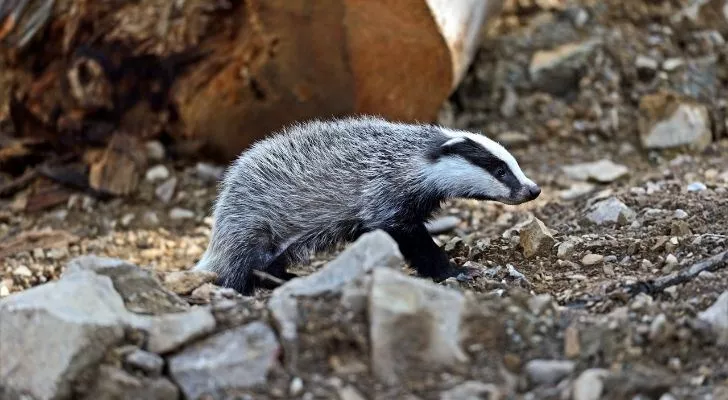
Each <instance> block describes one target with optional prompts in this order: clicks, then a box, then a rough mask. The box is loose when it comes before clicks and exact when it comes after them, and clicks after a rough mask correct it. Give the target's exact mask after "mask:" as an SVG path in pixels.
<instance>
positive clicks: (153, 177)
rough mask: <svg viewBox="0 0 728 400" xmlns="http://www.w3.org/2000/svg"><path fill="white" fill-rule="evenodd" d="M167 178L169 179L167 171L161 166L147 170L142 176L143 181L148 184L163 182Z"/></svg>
mask: <svg viewBox="0 0 728 400" xmlns="http://www.w3.org/2000/svg"><path fill="white" fill-rule="evenodd" d="M167 178H169V169H167V167H165V166H164V165H162V164H159V165H155V166H153V167H151V168H149V169H148V170H147V173H146V174H145V175H144V179H146V180H147V181H149V182H156V181H163V180H165V179H167Z"/></svg>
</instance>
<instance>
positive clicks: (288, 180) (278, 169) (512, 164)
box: [195, 117, 540, 294]
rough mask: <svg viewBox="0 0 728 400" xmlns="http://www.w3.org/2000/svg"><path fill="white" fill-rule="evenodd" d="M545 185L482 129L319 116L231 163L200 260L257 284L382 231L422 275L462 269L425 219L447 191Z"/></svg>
mask: <svg viewBox="0 0 728 400" xmlns="http://www.w3.org/2000/svg"><path fill="white" fill-rule="evenodd" d="M539 193H540V189H539V188H538V186H537V185H536V184H535V183H533V182H532V181H531V180H530V179H528V178H527V177H526V176H525V175H524V174H523V172H522V171H521V169H520V167H519V166H518V163H517V162H516V160H515V159H514V158H513V156H512V155H511V154H510V153H509V152H508V151H506V149H504V148H503V147H502V146H500V145H499V144H497V143H496V142H494V141H492V140H490V139H488V138H486V137H485V136H482V135H479V134H475V133H471V132H466V131H459V130H452V129H447V128H443V127H439V126H434V125H415V124H403V123H394V122H388V121H385V120H383V119H380V118H375V117H359V118H354V117H352V118H345V119H338V120H329V121H310V122H307V123H299V124H296V125H294V126H291V127H288V128H286V129H284V130H283V131H282V132H279V133H277V134H275V135H272V136H271V137H269V138H267V139H265V140H262V141H260V142H257V143H256V144H254V145H253V146H251V148H249V149H248V150H247V151H245V152H244V153H243V154H242V155H241V156H240V157H239V158H238V159H237V160H236V161H235V162H233V164H232V165H231V166H230V167H229V168H228V169H227V171H226V173H225V177H224V180H223V182H222V184H221V187H220V194H219V197H218V199H217V201H216V204H215V206H214V213H213V216H214V224H213V228H212V237H211V240H210V244H209V246H208V248H207V250H206V252H205V254H204V255H203V256H202V259H201V260H200V261H199V263H198V264H197V265H196V266H195V269H204V270H212V271H215V272H217V274H218V277H219V278H218V283H219V284H220V285H223V286H226V287H232V288H235V289H236V290H238V291H240V292H243V293H246V294H249V293H251V291H252V289H253V284H252V282H253V278H252V277H251V273H250V272H251V269H253V268H255V269H259V270H263V271H266V272H268V273H270V274H273V275H275V276H278V277H281V278H287V277H290V275H288V274H287V273H286V272H285V267H286V265H288V264H291V263H294V262H301V261H305V260H306V259H307V258H308V257H309V256H310V255H311V254H312V253H314V252H318V251H322V250H325V249H330V248H331V247H332V246H334V245H336V244H337V243H340V242H342V241H351V240H353V239H355V238H356V237H358V236H359V235H361V234H362V233H364V232H367V231H371V230H374V229H383V230H384V231H386V232H388V233H389V234H390V235H391V236H392V237H393V238H394V239H395V240H396V241H397V243H398V245H399V248H400V250H401V252H402V254H403V255H404V257H405V258H406V259H407V260H408V261H409V263H410V265H411V266H412V267H414V268H415V269H416V270H417V271H418V273H419V274H420V275H421V276H427V277H431V278H435V279H443V278H445V277H448V276H452V275H454V274H456V273H457V272H458V270H457V269H456V268H454V267H453V266H452V265H451V264H450V262H449V258H448V256H447V255H446V254H445V252H444V251H442V250H441V249H440V248H438V247H437V245H436V244H435V243H434V242H433V240H432V238H431V237H430V236H429V234H428V233H427V230H426V228H425V225H424V223H425V222H426V220H427V219H428V218H429V217H430V216H431V215H432V214H433V212H434V211H436V210H437V209H438V208H439V206H440V203H441V202H442V201H444V200H446V199H450V198H472V199H481V200H494V201H499V202H502V203H507V204H519V203H523V202H526V201H530V200H532V199H535V198H536V197H538V195H539Z"/></svg>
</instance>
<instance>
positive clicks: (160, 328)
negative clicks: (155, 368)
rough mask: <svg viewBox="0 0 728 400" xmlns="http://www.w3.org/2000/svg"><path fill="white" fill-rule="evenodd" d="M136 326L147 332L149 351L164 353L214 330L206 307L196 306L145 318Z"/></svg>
mask: <svg viewBox="0 0 728 400" xmlns="http://www.w3.org/2000/svg"><path fill="white" fill-rule="evenodd" d="M136 327H137V328H140V329H143V330H145V331H146V332H147V346H146V348H147V349H148V350H149V351H151V352H153V353H159V354H164V353H168V352H170V351H173V350H176V349H177V348H179V347H180V346H182V345H183V344H185V343H187V342H190V341H192V340H194V339H197V338H200V337H202V336H204V335H206V334H208V333H210V332H212V331H213V330H215V317H213V316H212V312H210V310H209V309H208V308H203V307H197V308H193V309H191V310H189V311H185V312H178V313H171V314H164V315H160V316H156V317H154V318H149V319H145V320H143V321H139V322H137V324H136Z"/></svg>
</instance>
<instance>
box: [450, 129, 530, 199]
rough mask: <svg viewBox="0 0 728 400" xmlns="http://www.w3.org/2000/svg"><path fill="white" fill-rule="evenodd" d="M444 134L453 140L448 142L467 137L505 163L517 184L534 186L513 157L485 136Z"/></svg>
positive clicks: (461, 132)
mask: <svg viewBox="0 0 728 400" xmlns="http://www.w3.org/2000/svg"><path fill="white" fill-rule="evenodd" d="M445 134H446V135H447V136H450V137H451V138H453V139H450V140H448V142H450V141H452V140H454V139H455V138H466V137H467V138H468V139H471V140H472V141H474V142H476V143H478V144H480V145H481V146H483V148H485V149H487V150H488V151H490V152H491V154H493V155H494V156H496V157H498V158H500V159H501V160H503V162H505V163H506V165H508V168H510V169H511V171H512V172H513V175H515V177H516V179H518V181H519V182H521V183H522V184H524V185H527V186H534V185H535V183H534V182H533V181H532V180H530V179H528V177H526V175H525V174H524V173H523V171H522V170H521V167H520V166H519V165H518V162H517V161H516V159H515V158H514V157H513V155H511V153H510V152H509V151H508V150H506V149H505V147H503V146H501V145H500V144H499V143H498V142H496V141H494V140H492V139H490V138H488V137H486V136H483V135H478V134H475V133H472V132H467V131H448V130H446V131H445Z"/></svg>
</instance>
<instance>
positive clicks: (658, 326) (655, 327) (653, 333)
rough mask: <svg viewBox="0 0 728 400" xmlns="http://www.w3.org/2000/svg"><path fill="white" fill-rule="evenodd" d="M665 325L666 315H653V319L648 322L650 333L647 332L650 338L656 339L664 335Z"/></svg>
mask: <svg viewBox="0 0 728 400" xmlns="http://www.w3.org/2000/svg"><path fill="white" fill-rule="evenodd" d="M666 327H667V316H665V314H660V315H658V316H657V317H655V319H654V320H652V323H651V324H650V333H649V338H650V340H652V341H657V340H659V339H660V338H662V337H664V333H665V330H666Z"/></svg>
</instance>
